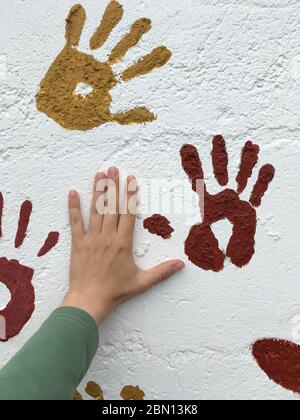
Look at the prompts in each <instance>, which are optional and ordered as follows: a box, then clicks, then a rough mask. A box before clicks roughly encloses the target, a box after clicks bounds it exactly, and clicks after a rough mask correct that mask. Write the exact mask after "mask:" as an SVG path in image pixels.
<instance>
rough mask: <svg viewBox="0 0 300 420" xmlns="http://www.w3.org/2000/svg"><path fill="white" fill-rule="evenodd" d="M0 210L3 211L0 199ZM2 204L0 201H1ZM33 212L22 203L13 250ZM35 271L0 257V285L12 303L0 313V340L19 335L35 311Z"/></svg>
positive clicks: (51, 240) (54, 236)
mask: <svg viewBox="0 0 300 420" xmlns="http://www.w3.org/2000/svg"><path fill="white" fill-rule="evenodd" d="M0 197H1V198H2V208H3V196H2V194H0ZM0 202H1V199H0ZM31 213H32V203H31V202H30V201H28V200H27V201H25V202H24V203H23V204H22V206H21V210H20V216H19V222H18V230H17V234H16V239H15V247H16V248H19V247H20V246H21V245H22V244H23V242H24V239H25V237H26V232H27V228H28V224H29V220H30V215H31ZM58 239H59V234H58V232H51V233H50V234H49V235H48V238H47V239H46V241H45V244H44V246H43V247H42V248H41V250H40V252H39V256H43V255H45V254H47V253H48V252H49V251H50V250H51V249H52V248H53V247H54V246H55V245H56V244H57V242H58ZM33 274H34V270H33V269H32V268H29V267H26V266H25V265H22V264H21V263H20V262H19V261H17V260H11V261H9V260H8V259H7V258H5V257H3V258H0V282H1V283H3V284H4V285H5V286H6V287H7V288H8V290H9V292H10V295H11V300H10V302H9V303H8V304H7V306H6V307H5V308H4V309H3V310H1V311H0V317H2V318H3V319H4V320H5V329H6V331H5V337H2V336H1V337H0V341H8V340H9V339H10V338H12V337H15V336H16V335H18V334H19V333H20V331H21V330H22V329H23V327H24V326H25V325H26V324H27V322H28V321H29V320H30V318H31V316H32V314H33V312H34V309H35V291H34V287H33V285H32V279H33Z"/></svg>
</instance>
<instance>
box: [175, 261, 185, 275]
mask: <svg viewBox="0 0 300 420" xmlns="http://www.w3.org/2000/svg"><path fill="white" fill-rule="evenodd" d="M184 268H185V264H184V262H179V263H176V264H174V266H173V267H172V271H173V273H177V271H180V270H183V269H184Z"/></svg>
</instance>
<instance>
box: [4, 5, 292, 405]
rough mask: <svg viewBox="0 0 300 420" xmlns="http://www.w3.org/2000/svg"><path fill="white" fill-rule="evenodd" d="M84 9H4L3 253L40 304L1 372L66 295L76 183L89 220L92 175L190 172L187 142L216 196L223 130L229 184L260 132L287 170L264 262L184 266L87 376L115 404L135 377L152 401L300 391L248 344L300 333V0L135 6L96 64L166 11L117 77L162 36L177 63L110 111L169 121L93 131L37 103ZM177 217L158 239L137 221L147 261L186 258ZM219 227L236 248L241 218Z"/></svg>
mask: <svg viewBox="0 0 300 420" xmlns="http://www.w3.org/2000/svg"><path fill="white" fill-rule="evenodd" d="M81 3H82V5H83V6H84V7H85V8H86V11H87V16H88V22H87V25H86V28H85V31H84V34H83V38H82V45H81V48H82V49H83V51H85V48H86V47H87V45H88V40H89V38H90V36H91V34H92V33H93V31H94V29H95V28H96V27H97V25H98V23H99V17H100V16H101V14H102V13H103V11H104V8H105V6H106V2H104V1H102V2H100V1H98V0H82V1H81ZM73 4H74V2H73V1H71V0H59V1H58V0H44V1H43V2H41V1H39V0H2V2H1V17H0V19H1V22H0V23H1V28H2V32H3V33H2V36H1V37H0V70H1V72H2V73H1V76H0V98H1V102H0V118H1V119H0V124H1V130H0V137H1V139H0V140H1V141H0V168H1V190H2V191H3V194H4V198H5V211H4V220H3V239H2V240H1V243H0V246H1V256H5V257H7V258H9V259H10V258H17V259H19V260H20V261H21V262H22V263H24V264H25V265H26V266H28V267H32V268H34V270H35V275H34V279H33V283H34V285H35V291H36V296H37V301H36V311H35V313H34V315H33V317H32V319H31V321H30V322H29V323H28V324H27V326H26V327H25V329H24V330H23V331H22V333H21V334H20V335H19V336H17V337H16V338H15V339H13V340H11V341H9V342H8V343H1V344H0V354H1V359H0V365H4V364H5V362H7V361H8V360H9V358H10V357H11V356H12V355H13V354H14V353H15V352H16V351H17V350H18V349H19V348H20V347H21V346H22V344H23V343H24V342H25V341H26V340H27V339H28V338H29V337H30V336H31V334H32V333H33V332H34V331H35V330H36V329H37V328H38V326H39V325H40V324H41V323H42V321H43V320H44V319H45V318H46V316H47V315H48V314H49V313H50V312H51V311H52V310H53V309H54V308H55V307H56V306H57V305H58V304H59V303H60V301H61V299H62V296H63V293H64V291H65V290H66V287H67V280H68V264H69V246H70V232H69V226H68V216H67V211H66V197H67V191H68V189H70V188H73V187H77V188H78V189H79V190H80V191H81V194H82V198H83V202H84V203H85V212H86V213H87V204H88V200H89V197H90V192H91V187H92V176H93V174H94V173H95V172H96V171H97V170H99V169H102V168H106V167H108V165H110V164H116V165H119V166H120V167H121V168H123V169H124V170H129V171H133V172H134V173H136V174H137V175H138V176H139V177H141V178H144V179H149V178H151V177H155V178H158V177H161V178H163V179H164V180H165V181H166V180H167V179H172V178H174V177H175V178H176V179H178V180H184V179H185V174H184V173H183V171H182V168H181V163H180V156H179V150H180V148H181V146H182V144H183V143H193V144H195V145H196V146H197V147H198V148H199V151H200V153H201V155H202V160H203V164H204V166H205V168H207V169H206V172H207V171H208V170H209V173H207V178H208V179H207V183H208V186H209V187H210V189H211V191H212V192H214V191H215V192H216V191H218V189H217V188H218V187H217V186H216V184H214V181H213V177H212V176H211V174H212V171H211V160H210V145H211V139H212V136H213V135H214V134H218V133H220V134H223V135H224V137H225V138H226V140H227V146H228V151H229V155H230V175H231V182H232V181H233V180H234V178H235V174H236V170H237V167H238V163H239V157H240V150H241V148H242V146H243V144H244V142H245V140H247V139H252V140H253V141H255V142H257V143H259V144H260V146H261V156H260V157H261V158H260V166H261V165H262V164H264V163H271V164H273V165H274V166H275V167H276V169H277V176H276V178H275V180H274V181H273V183H272V185H271V187H270V189H269V191H268V193H267V195H266V197H265V200H264V203H263V205H262V207H261V208H260V209H259V211H258V217H259V220H258V231H257V235H256V254H255V256H254V258H253V260H252V261H251V263H250V264H249V265H248V266H247V267H246V268H244V269H237V268H236V267H234V266H232V265H230V264H228V265H227V266H226V267H225V270H224V271H223V272H221V273H217V274H216V273H213V272H204V271H201V270H200V269H199V268H198V267H196V266H193V265H192V264H190V263H188V264H187V268H186V270H185V273H184V274H183V275H179V276H177V277H175V278H174V279H173V280H172V281H170V282H169V283H165V284H163V285H161V286H159V287H157V288H155V289H154V290H152V291H151V292H150V293H148V294H147V295H145V296H142V297H139V298H137V299H135V300H134V302H130V303H127V304H125V305H123V306H122V307H120V308H119V309H117V310H116V312H115V313H113V314H112V315H111V316H110V317H109V318H108V319H107V321H106V322H105V324H104V325H103V327H102V329H101V346H100V350H99V352H98V354H97V357H96V359H95V361H94V363H93V365H92V367H91V369H90V371H89V373H88V375H87V378H86V379H85V380H84V384H85V383H86V382H87V381H88V380H94V381H96V382H98V383H100V384H101V386H102V387H103V389H104V392H105V397H106V398H120V397H119V393H120V390H121V389H122V387H123V386H124V385H126V384H129V383H131V384H133V385H139V386H140V387H141V388H142V389H143V390H144V391H145V393H146V398H157V399H163V398H168V399H169V398H176V399H177V398H190V399H243V398H247V399H263V398H270V399H297V398H298V397H297V396H295V395H293V394H292V393H289V392H287V391H285V390H284V389H282V388H280V387H279V386H277V385H275V384H274V383H272V382H271V381H270V380H269V379H268V378H267V377H266V376H265V375H264V374H263V373H262V372H261V371H260V370H259V368H258V367H257V365H256V364H255V362H254V361H253V359H252V356H251V353H250V351H249V346H250V345H251V343H252V342H253V341H254V340H256V339H258V338H261V337H266V336H272V337H280V338H286V339H290V340H292V341H296V342H297V341H298V342H299V340H300V335H299V330H300V327H299V323H300V282H299V264H300V263H299V245H300V237H299V235H298V232H299V212H300V199H299V186H298V184H297V180H298V172H299V158H300V146H299V144H300V143H299V139H298V137H299V135H300V122H299V121H300V118H299V110H300V99H299V98H300V95H299V93H300V32H299V25H300V3H299V1H298V0H244V1H243V2H241V1H240V0H185V1H184V2H182V1H179V0H164V2H162V3H160V4H159V7H157V6H158V5H157V1H156V0H143V1H140V0H123V1H122V4H123V5H124V7H125V19H124V20H123V22H122V24H121V26H120V28H119V29H118V30H117V31H115V32H114V33H113V35H112V36H111V38H110V39H109V41H108V43H107V44H106V48H104V53H100V55H99V53H98V52H97V57H98V58H103V57H104V56H105V53H107V52H108V51H109V49H110V48H111V46H112V45H115V43H116V41H117V40H119V38H120V36H121V35H123V34H124V33H125V31H126V30H127V29H128V28H129V26H130V24H131V23H132V22H133V21H134V20H135V19H137V18H139V17H143V16H146V17H149V18H151V19H152V20H153V30H152V31H151V32H149V33H148V34H147V35H145V37H144V38H143V41H142V42H141V43H140V44H139V46H137V47H135V48H134V49H133V50H131V52H130V53H129V54H128V56H127V57H126V60H125V61H124V63H123V62H122V63H121V64H119V65H117V66H116V68H117V71H118V72H121V71H122V70H123V69H124V68H125V66H126V64H127V65H128V63H132V62H134V61H135V60H136V59H137V58H139V57H140V56H141V54H143V53H144V52H149V51H151V49H152V48H153V47H154V46H156V45H162V44H164V45H167V46H168V48H170V50H171V51H172V52H173V57H172V60H171V61H170V62H169V63H168V64H167V65H166V66H165V67H163V68H161V69H159V71H156V72H153V73H151V74H150V75H147V76H145V77H142V78H139V79H136V80H134V81H132V82H131V83H128V84H126V85H124V86H122V85H120V86H118V87H117V88H116V89H115V90H114V91H113V109H112V112H119V111H120V110H122V109H128V108H132V106H145V105H146V106H147V107H149V108H150V109H152V110H154V112H155V113H156V114H157V116H158V118H157V120H156V121H155V122H153V123H151V124H149V125H146V126H144V125H136V126H134V125H133V126H128V127H120V126H115V125H113V124H107V125H103V126H101V127H99V128H97V129H95V130H94V131H90V132H81V133H80V132H68V131H65V130H64V129H62V128H61V127H60V126H58V125H57V124H56V123H55V122H54V121H52V120H50V119H49V118H47V117H46V116H45V115H44V114H41V113H39V112H38V111H37V109H36V106H35V94H36V92H37V90H38V86H39V82H40V80H41V79H42V77H43V76H44V74H45V72H46V71H47V69H48V68H49V66H50V64H51V63H52V61H53V59H54V58H55V57H56V56H57V54H58V52H59V51H60V50H61V49H62V47H63V45H64V25H65V18H66V16H67V15H68V12H69V8H70V7H71V6H72V5H73ZM158 91H159V94H158ZM260 166H259V167H260ZM254 175H255V177H256V176H257V171H256V172H255V174H254ZM255 177H254V179H255ZM162 182H163V181H162ZM250 184H251V183H250ZM232 185H234V184H232ZM252 185H253V184H251V186H249V190H248V191H246V193H248V195H249V191H251V187H252ZM246 193H245V194H246ZM27 198H29V199H30V200H31V201H32V202H33V214H32V218H31V225H30V229H29V233H28V236H27V239H26V241H25V243H24V246H23V247H22V249H20V250H17V252H16V250H15V249H14V246H13V240H14V235H15V230H16V226H17V219H18V209H19V205H20V203H21V202H22V201H23V200H24V199H27ZM165 215H166V216H167V217H168V218H169V219H170V221H171V223H172V226H173V227H174V228H175V234H174V235H173V237H172V239H170V240H169V241H164V240H162V239H161V238H159V237H154V236H153V237H152V236H150V235H149V233H148V232H147V231H144V230H143V228H142V218H140V220H139V221H138V229H137V238H136V253H135V254H136V256H137V259H138V261H139V263H140V264H141V265H142V266H143V267H147V266H149V265H151V264H154V263H156V262H158V261H160V260H161V259H162V258H167V257H183V258H185V256H184V252H183V241H184V239H185V238H186V237H187V234H188V231H189V225H188V224H185V222H184V218H183V216H176V217H174V216H172V215H168V214H165ZM191 224H192V223H190V225H191ZM49 229H50V230H58V231H59V232H61V239H60V243H59V244H58V245H57V247H56V248H55V249H54V250H53V251H52V252H51V254H49V255H48V256H46V257H44V258H43V259H37V258H36V257H35V256H36V251H37V249H39V247H40V246H41V244H42V242H43V240H44V237H45V234H47V233H48V231H49ZM216 229H218V232H219V237H220V241H221V242H222V243H223V242H224V244H226V241H227V239H228V234H229V230H228V225H227V224H226V223H221V224H220V225H219V226H217V227H216ZM185 259H186V258H185Z"/></svg>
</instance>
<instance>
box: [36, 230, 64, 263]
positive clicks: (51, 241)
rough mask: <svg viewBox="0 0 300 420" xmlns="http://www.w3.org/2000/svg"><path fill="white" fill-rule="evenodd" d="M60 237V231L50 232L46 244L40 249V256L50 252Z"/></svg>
mask: <svg viewBox="0 0 300 420" xmlns="http://www.w3.org/2000/svg"><path fill="white" fill-rule="evenodd" d="M58 239H59V233H58V232H50V233H49V235H48V237H47V239H46V241H45V243H44V245H43V246H42V248H41V249H40V250H39V253H38V257H43V256H44V255H46V254H48V252H49V251H51V249H52V248H54V247H55V246H56V245H57V242H58Z"/></svg>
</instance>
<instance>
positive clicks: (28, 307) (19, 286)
mask: <svg viewBox="0 0 300 420" xmlns="http://www.w3.org/2000/svg"><path fill="white" fill-rule="evenodd" d="M33 273H34V271H33V270H32V269H31V268H28V267H25V266H23V265H21V264H20V263H19V262H18V261H15V260H11V261H8V260H7V259H6V258H0V279H1V282H2V283H3V284H5V285H6V287H7V288H8V289H9V291H10V294H11V300H10V302H9V303H8V305H7V307H6V308H5V309H4V310H2V311H0V316H2V317H4V319H5V324H6V338H5V339H0V341H8V340H9V339H10V338H12V337H14V336H16V335H17V334H19V332H20V331H21V330H22V328H23V327H24V325H25V324H26V323H27V322H28V320H29V319H30V318H31V315H32V313H33V311H34V308H35V304H34V301H35V294H34V288H33V286H32V283H31V281H32V277H33Z"/></svg>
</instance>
